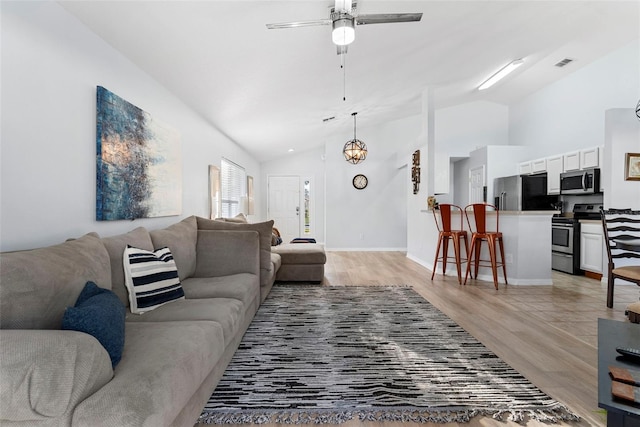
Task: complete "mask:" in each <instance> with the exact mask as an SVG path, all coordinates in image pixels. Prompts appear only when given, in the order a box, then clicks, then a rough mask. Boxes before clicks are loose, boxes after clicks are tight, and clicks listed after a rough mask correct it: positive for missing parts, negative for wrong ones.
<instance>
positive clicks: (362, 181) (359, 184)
mask: <svg viewBox="0 0 640 427" xmlns="http://www.w3.org/2000/svg"><path fill="white" fill-rule="evenodd" d="M368 183H369V180H368V179H367V177H366V176H364V175H362V174H358V175H356V176H354V177H353V186H354V187H355V188H357V189H358V190H363V189H364V188H365V187H366V186H367V184H368Z"/></svg>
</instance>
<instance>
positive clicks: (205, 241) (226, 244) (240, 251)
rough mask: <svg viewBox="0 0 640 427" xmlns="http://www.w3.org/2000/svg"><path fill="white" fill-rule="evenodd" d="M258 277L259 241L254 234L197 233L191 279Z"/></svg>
mask: <svg viewBox="0 0 640 427" xmlns="http://www.w3.org/2000/svg"><path fill="white" fill-rule="evenodd" d="M239 273H251V274H255V275H256V276H259V275H260V240H259V234H258V232H257V231H249V230H246V231H244V230H243V231H228V230H198V243H197V245H196V272H195V275H194V277H219V276H228V275H231V274H239Z"/></svg>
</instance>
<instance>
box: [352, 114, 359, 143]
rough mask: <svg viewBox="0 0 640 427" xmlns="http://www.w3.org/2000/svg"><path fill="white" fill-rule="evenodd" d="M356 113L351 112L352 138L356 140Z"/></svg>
mask: <svg viewBox="0 0 640 427" xmlns="http://www.w3.org/2000/svg"><path fill="white" fill-rule="evenodd" d="M356 114H358V113H351V115H352V116H353V139H354V140H356V139H357V138H356Z"/></svg>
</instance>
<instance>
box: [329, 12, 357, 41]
mask: <svg viewBox="0 0 640 427" xmlns="http://www.w3.org/2000/svg"><path fill="white" fill-rule="evenodd" d="M339 15H341V17H340V18H338V19H336V20H334V21H333V24H332V25H333V30H332V31H331V40H332V41H333V43H334V44H335V45H337V46H346V45H348V44H351V43H353V41H354V40H355V39H356V30H355V28H354V26H353V17H351V16H349V15H348V14H345V13H340V14H339Z"/></svg>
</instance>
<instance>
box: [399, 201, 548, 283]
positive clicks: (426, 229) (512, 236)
mask: <svg viewBox="0 0 640 427" xmlns="http://www.w3.org/2000/svg"><path fill="white" fill-rule="evenodd" d="M420 213H421V227H420V236H419V239H420V243H419V247H418V248H417V249H416V250H414V251H411V252H409V253H407V257H409V258H410V259H412V260H413V261H416V262H418V263H420V264H421V265H423V266H425V267H426V268H428V269H429V270H430V271H431V270H432V268H433V260H434V257H435V255H436V246H437V243H438V229H437V227H436V224H435V221H434V219H433V211H431V210H426V209H425V210H421V211H420ZM556 213H558V212H557V211H500V231H501V232H502V235H503V241H504V250H505V260H506V264H507V279H508V282H509V285H551V284H552V280H551V217H552V216H553V215H554V214H556ZM436 215H438V212H437V211H436ZM455 215H456V214H454V217H453V218H452V224H453V227H455V225H456V224H459V220H458V219H456V218H455ZM495 215H496V212H487V226H488V228H489V227H490V226H491V225H492V224H495V221H493V218H492V217H493V216H495ZM463 224H464V227H465V229H467V230H468V225H467V221H466V219H463ZM469 236H470V234H469ZM469 241H470V240H469ZM450 246H451V248H450V249H449V251H450V255H453V248H452V246H453V245H450ZM485 250H486V245H483V251H482V258H483V259H488V253H486V251H485ZM463 256H464V251H463ZM462 267H463V268H464V269H466V268H467V265H466V263H464V264H463V266H462ZM441 268H442V266H441V264H438V266H437V270H436V273H437V274H441V273H442V269H441ZM455 268H456V267H455V263H453V262H451V263H448V264H447V275H451V276H453V277H455V276H456V274H457V273H456V271H455ZM498 270H499V273H498V281H499V282H500V283H504V279H503V277H502V271H501V269H498ZM478 280H485V281H488V282H493V276H492V274H491V269H490V268H480V270H479V272H478ZM468 283H469V282H467V284H468Z"/></svg>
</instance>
